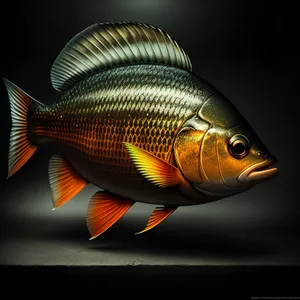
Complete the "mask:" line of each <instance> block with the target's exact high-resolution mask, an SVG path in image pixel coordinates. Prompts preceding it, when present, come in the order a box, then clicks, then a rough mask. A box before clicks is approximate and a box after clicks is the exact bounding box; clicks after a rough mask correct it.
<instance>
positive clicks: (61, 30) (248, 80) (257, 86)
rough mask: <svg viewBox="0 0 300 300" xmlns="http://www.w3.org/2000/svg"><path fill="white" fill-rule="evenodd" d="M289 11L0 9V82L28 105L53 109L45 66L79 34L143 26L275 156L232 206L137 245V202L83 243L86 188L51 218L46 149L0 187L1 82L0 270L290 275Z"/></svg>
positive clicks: (178, 4)
mask: <svg viewBox="0 0 300 300" xmlns="http://www.w3.org/2000/svg"><path fill="white" fill-rule="evenodd" d="M294 10H295V8H294V7H292V6H289V5H288V3H276V2H275V1H272V2H271V1H238V0H232V1H221V0H220V1H216V0H213V1H212V0H210V1H209V0H199V1H187V0H186V1H171V0H161V1H158V0H151V1H150V0H149V1H142V0H130V1H121V0H119V1H95V0H93V1H71V0H64V1H57V0H53V1H38V0H36V1H33V0H31V1H19V2H11V4H3V3H2V4H1V8H0V11H1V17H0V22H1V46H0V47H1V58H0V77H4V78H7V79H9V80H10V81H12V82H13V83H15V84H16V85H18V86H19V87H21V88H22V89H23V90H24V91H26V92H27V93H28V94H30V95H31V96H33V97H34V98H36V99H37V100H39V101H41V102H44V103H46V104H50V103H51V102H53V101H54V100H56V99H58V97H59V94H58V92H56V91H55V90H54V89H53V88H52V87H51V82H50V68H51V65H52V63H53V61H54V59H55V58H56V56H57V55H58V53H59V52H60V50H61V49H62V48H63V47H64V45H65V44H66V43H67V42H68V41H69V40H70V39H71V38H72V37H73V36H74V35H75V34H77V33H78V32H80V31H81V30H83V29H84V28H86V27H87V26H89V25H92V24H94V23H96V22H112V21H138V22H145V23H148V24H152V25H155V26H157V27H160V28H162V29H163V30H165V31H166V32H168V33H169V34H170V35H172V36H173V37H174V38H175V39H176V40H177V41H178V43H179V44H180V45H181V46H182V47H183V48H184V49H185V51H186V52H187V53H188V55H189V56H190V59H191V61H192V64H193V70H194V72H195V73H197V74H198V75H199V76H200V77H202V78H204V79H206V80H208V81H209V82H210V83H212V84H213V85H214V86H215V87H216V88H217V89H219V90H220V91H221V92H222V93H223V94H225V95H226V96H227V98H228V99H230V100H231V101H232V103H233V104H234V105H235V106H236V107H237V108H238V109H239V110H240V111H241V113H242V114H243V115H244V116H245V118H246V119H247V120H248V122H249V123H250V124H251V125H252V127H253V128H254V129H255V131H256V132H257V133H258V135H259V136H260V138H261V140H262V141H263V142H264V143H265V144H266V145H267V147H268V148H269V149H270V150H271V152H272V153H273V154H274V155H275V156H276V157H277V159H278V166H279V169H280V173H279V175H278V176H277V177H276V178H274V179H272V180H270V181H268V182H265V183H263V184H261V185H259V186H257V187H255V188H254V189H252V190H250V191H247V192H245V193H243V194H240V195H237V196H234V197H232V198H229V199H225V200H222V201H220V202H216V203H212V204H207V205H205V206H197V207H191V208H182V209H179V210H178V212H176V213H174V214H173V215H172V216H170V217H169V218H168V220H166V221H165V222H164V223H163V224H161V225H160V226H158V227H157V228H155V229H154V230H153V231H151V232H149V233H147V234H146V235H144V236H143V235H141V236H140V237H139V238H137V237H135V236H132V233H134V232H135V231H138V230H139V229H141V227H143V226H144V224H145V222H146V220H147V218H148V216H149V214H150V212H151V210H152V209H153V208H152V207H149V206H147V205H139V204H138V205H137V206H136V207H135V208H133V210H132V212H129V213H128V214H127V215H126V217H125V218H123V219H122V220H120V221H119V222H118V223H117V224H116V225H115V226H114V227H113V228H111V229H110V230H109V231H108V232H107V233H106V234H105V235H103V238H102V237H101V238H99V239H97V240H95V241H94V244H89V243H91V242H89V243H88V242H87V240H88V238H89V235H88V232H87V229H86V227H85V210H86V206H87V203H88V200H89V198H90V196H91V195H92V193H93V192H94V191H96V189H94V187H90V188H88V189H87V190H85V191H83V192H82V193H80V194H79V195H78V196H76V197H75V198H74V200H72V201H70V203H68V204H66V205H65V207H62V208H61V209H60V210H59V211H57V212H56V211H55V213H56V215H55V214H54V212H52V211H51V208H52V203H51V194H50V189H49V186H48V178H47V165H48V161H49V158H50V156H51V152H50V151H49V150H48V149H40V151H39V152H37V153H36V154H35V155H34V157H32V158H31V159H30V161H29V162H28V163H27V164H26V165H25V166H24V167H23V168H22V169H21V170H20V171H19V172H17V173H16V174H15V175H14V176H13V177H12V178H10V179H9V180H6V176H7V155H8V140H9V130H10V124H11V121H10V112H9V102H8V98H7V94H6V91H5V89H4V86H3V83H2V82H1V86H0V97H1V122H2V123H1V155H0V161H1V168H0V172H1V191H0V198H1V202H0V219H1V232H2V235H1V241H2V243H1V245H2V250H1V249H0V263H1V264H5V265H20V264H21V265H57V264H58V265H91V264H92V265H96V266H98V265H102V264H107V265H111V264H117V265H123V264H124V265H127V264H129V265H135V264H146V265H149V264H150V265H152V264H159V265H165V264H167V265H169V264H170V265H186V264H189V265H194V264H195V265H216V266H217V265H234V266H239V265H254V266H257V265H261V266H265V265H274V266H279V265H289V266H296V265H299V254H298V253H299V249H300V248H299V244H300V243H299V237H298V234H297V230H298V229H299V223H298V219H299V204H298V202H299V195H298V191H299V188H298V186H297V185H298V182H299V179H298V178H299V175H298V172H299V163H298V160H299V148H298V144H299V142H298V141H299V125H298V118H297V117H298V114H299V113H298V109H297V104H298V102H299V99H298V98H299V97H298V93H297V92H296V88H297V87H298V86H297V85H298V84H299V83H298V78H299V53H298V52H297V50H296V42H297V40H298V39H299V32H298V30H297V26H296V23H297V19H296V18H294V17H293V14H292V13H293V11H294ZM43 245H44V246H43ZM91 245H92V246H91ZM55 247H56V248H55ZM71 248H72V249H74V251H73V252H72V251H71V252H70V249H71ZM59 250H61V251H62V252H60V251H59ZM47 251H48V252H50V253H49V254H47ZM56 251H58V253H56ZM41 253H43V254H41ZM62 253H63V254H62ZM104 254H105V258H103V255H104ZM101 257H102V259H101ZM204 277H205V276H204Z"/></svg>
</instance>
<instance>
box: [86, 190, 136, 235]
mask: <svg viewBox="0 0 300 300" xmlns="http://www.w3.org/2000/svg"><path fill="white" fill-rule="evenodd" d="M133 204H134V201H132V200H127V199H118V198H116V197H115V196H113V195H109V194H107V193H105V192H101V191H99V192H97V193H95V194H94V195H93V197H92V199H91V200H90V203H89V206H88V211H87V227H88V230H89V232H90V234H91V236H92V237H91V238H90V240H92V239H94V238H96V237H97V236H99V235H100V234H102V233H103V232H104V231H106V230H107V229H108V228H110V227H111V226H112V225H113V224H115V223H116V222H117V221H118V220H119V219H120V218H121V217H122V216H123V215H124V214H125V213H126V212H127V211H128V209H129V208H130V207H131V206H132V205H133Z"/></svg>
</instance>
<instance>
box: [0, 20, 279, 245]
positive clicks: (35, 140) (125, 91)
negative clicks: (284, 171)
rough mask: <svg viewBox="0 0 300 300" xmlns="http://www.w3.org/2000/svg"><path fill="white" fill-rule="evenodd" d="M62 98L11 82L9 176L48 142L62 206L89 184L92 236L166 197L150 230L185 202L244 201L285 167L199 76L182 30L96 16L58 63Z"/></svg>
mask: <svg viewBox="0 0 300 300" xmlns="http://www.w3.org/2000/svg"><path fill="white" fill-rule="evenodd" d="M50 79H51V83H52V86H53V88H54V89H55V90H56V91H57V92H58V100H55V101H54V102H53V103H52V104H50V105H45V104H43V103H42V102H39V101H37V100H36V99H34V98H33V97H31V96H30V95H28V94H27V93H26V92H24V91H23V90H22V89H20V88H19V87H18V86H16V85H15V84H13V83H12V82H10V81H9V80H8V79H5V78H3V81H4V84H5V86H6V90H7V95H8V98H9V101H10V111H11V118H12V127H11V132H10V145H9V155H8V177H7V178H10V177H11V176H12V175H13V174H15V173H16V172H17V171H18V170H19V169H20V168H21V167H22V166H23V165H24V164H25V163H27V161H28V160H29V159H30V158H31V157H32V155H33V154H34V153H35V152H36V151H37V150H38V148H39V147H40V146H41V145H47V147H49V148H51V150H52V151H53V156H51V158H50V161H49V168H48V174H49V184H50V187H51V192H52V201H53V209H56V208H58V207H61V206H62V205H64V204H65V203H67V202H68V201H69V200H70V199H72V198H73V197H74V196H76V195H77V194H78V193H80V192H81V191H82V190H83V189H84V188H85V187H86V186H87V185H88V184H93V185H94V186H96V187H98V188H99V191H97V192H96V193H95V194H94V195H92V197H91V199H90V201H89V203H88V207H87V215H86V224H87V229H88V231H89V233H90V235H91V237H90V239H95V238H96V237H98V236H100V235H102V234H103V233H104V232H105V231H106V230H108V229H109V228H110V227H111V226H112V225H113V224H115V223H116V222H117V221H118V220H120V218H122V216H123V215H124V214H125V213H126V212H127V211H128V210H129V209H130V208H131V207H132V206H133V205H134V204H135V203H136V202H141V203H148V204H154V205H155V207H156V208H155V209H154V211H153V212H152V213H151V215H150V217H149V219H148V222H147V224H146V225H145V227H144V229H142V230H141V231H139V232H137V233H136V234H141V233H145V232H147V231H149V230H151V229H153V228H154V227H156V226H157V225H159V224H160V223H161V222H163V221H164V220H165V219H166V218H168V217H169V216H170V215H171V214H172V213H174V212H175V211H176V210H177V209H178V207H182V206H192V205H202V204H205V203H209V202H213V201H217V200H220V199H224V198H227V197H231V196H234V195H236V194H239V193H241V192H244V191H246V190H249V189H251V188H252V187H254V186H255V185H257V184H260V183H262V182H265V181H266V180H269V179H271V178H273V177H274V176H275V175H277V174H278V168H277V167H276V166H275V165H276V163H277V159H276V158H275V156H274V155H273V154H272V153H271V152H270V151H269V150H268V148H267V147H266V146H265V145H264V144H263V142H262V141H261V140H260V139H259V137H258V135H257V133H256V132H255V131H254V129H253V128H252V127H251V126H250V124H249V123H248V122H247V121H246V119H245V118H244V117H243V116H242V114H241V112H240V111H239V110H238V109H237V108H236V107H235V106H234V105H233V104H232V102H230V100H228V99H227V97H226V96H225V95H223V94H222V93H221V92H220V91H218V90H217V89H216V88H215V87H214V86H213V85H212V84H210V83H209V82H207V81H206V80H205V79H203V78H201V77H200V76H198V75H197V74H196V73H195V72H194V71H193V68H192V63H191V60H190V58H189V56H188V54H187V53H186V52H185V50H184V49H183V48H182V47H181V46H180V45H179V43H178V42H177V41H176V40H175V39H174V38H173V37H171V35H170V34H168V33H167V32H165V31H163V30H162V29H160V28H158V27H155V26H153V25H149V24H144V23H138V22H108V23H96V24H93V25H91V26H89V27H87V28H86V29H84V30H83V31H81V32H79V33H78V34H76V35H75V36H74V37H72V38H71V39H70V41H69V42H68V43H67V44H66V45H65V46H64V48H63V49H62V50H61V52H60V53H59V54H58V56H57V57H56V59H55V60H54V62H53V65H52V68H51V73H50Z"/></svg>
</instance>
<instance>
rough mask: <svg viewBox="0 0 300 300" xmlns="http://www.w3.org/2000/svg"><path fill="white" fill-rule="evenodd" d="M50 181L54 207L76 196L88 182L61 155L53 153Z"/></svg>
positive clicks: (50, 164)
mask: <svg viewBox="0 0 300 300" xmlns="http://www.w3.org/2000/svg"><path fill="white" fill-rule="evenodd" d="M48 172H49V181H50V187H51V190H52V199H53V208H57V207H59V206H61V205H63V204H64V203H66V202H67V201H69V200H70V199H71V198H73V197H74V196H76V195H77V194H78V193H79V192H80V191H81V190H82V189H83V188H84V187H85V186H86V185H87V184H88V182H87V181H85V180H84V179H83V178H81V177H80V176H79V175H78V174H77V173H76V172H75V171H74V170H72V169H71V168H70V166H69V164H68V163H67V161H66V160H65V159H64V158H62V157H61V156H60V155H57V154H55V155H53V156H52V157H51V159H50V163H49V171H48Z"/></svg>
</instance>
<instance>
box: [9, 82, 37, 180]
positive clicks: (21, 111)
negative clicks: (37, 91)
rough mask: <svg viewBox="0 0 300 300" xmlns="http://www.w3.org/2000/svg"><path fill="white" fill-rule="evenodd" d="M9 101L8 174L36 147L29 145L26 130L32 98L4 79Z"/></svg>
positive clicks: (20, 165)
mask: <svg viewBox="0 0 300 300" xmlns="http://www.w3.org/2000/svg"><path fill="white" fill-rule="evenodd" d="M4 84H5V86H6V89H7V92H8V97H9V101H10V110H11V119H12V128H11V132H10V142H9V155H8V176H7V178H9V177H11V176H12V175H13V174H14V173H16V172H17V171H18V170H19V169H20V168H21V167H22V166H23V165H24V164H25V163H26V162H27V161H28V160H29V158H30V157H31V156H32V155H33V154H34V153H35V151H36V150H37V147H36V146H34V145H31V144H30V142H29V140H28V132H27V129H28V128H27V125H28V122H27V112H28V109H29V107H30V105H31V103H32V101H36V100H34V99H33V98H32V97H30V96H29V95H28V94H26V93H25V92H24V91H22V90H21V89H20V88H18V87H17V86H16V85H14V84H13V83H12V82H10V81H8V80H7V79H4Z"/></svg>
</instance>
